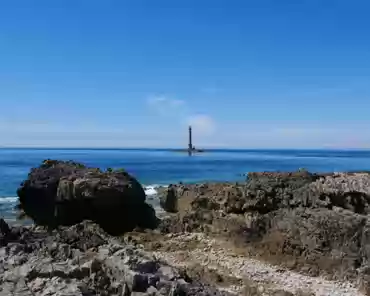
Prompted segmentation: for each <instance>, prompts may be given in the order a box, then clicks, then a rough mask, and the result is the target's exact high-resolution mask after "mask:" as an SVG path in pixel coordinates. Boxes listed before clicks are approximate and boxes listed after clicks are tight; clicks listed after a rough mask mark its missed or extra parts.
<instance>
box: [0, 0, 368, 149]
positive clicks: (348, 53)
mask: <svg viewBox="0 0 370 296" xmlns="http://www.w3.org/2000/svg"><path fill="white" fill-rule="evenodd" d="M369 15H370V2H369V1H365V0H364V1H357V0H352V1H348V0H346V1H342V0H290V1H287V0H279V1H276V0H270V1H267V0H258V1H257V0H255V1H248V0H229V1H227V0H176V1H174V0H146V1H144V0H117V1H110V0H100V1H97V0H88V1H87V0H78V1H76V0H53V1H50V0H34V1H26V0H23V1H21V0H12V1H5V0H4V1H1V0H0V146H57V147H65V146H69V147H76V146H77V147H180V146H186V144H187V129H186V126H187V124H188V123H191V124H192V125H193V126H194V134H195V135H194V137H195V139H194V141H195V144H196V146H202V147H230V148H232V147H237V148H240V147H245V148H256V147H257V148H258V147H260V148H342V147H345V148H369V147H370V79H369V78H370V17H369Z"/></svg>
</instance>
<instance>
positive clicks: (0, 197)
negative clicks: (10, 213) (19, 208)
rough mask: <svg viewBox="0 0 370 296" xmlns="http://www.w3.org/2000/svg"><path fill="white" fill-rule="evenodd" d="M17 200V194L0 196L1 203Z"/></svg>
mask: <svg viewBox="0 0 370 296" xmlns="http://www.w3.org/2000/svg"><path fill="white" fill-rule="evenodd" d="M17 200H18V197H17V196H4V197H2V196H0V204H8V203H16V202H17Z"/></svg>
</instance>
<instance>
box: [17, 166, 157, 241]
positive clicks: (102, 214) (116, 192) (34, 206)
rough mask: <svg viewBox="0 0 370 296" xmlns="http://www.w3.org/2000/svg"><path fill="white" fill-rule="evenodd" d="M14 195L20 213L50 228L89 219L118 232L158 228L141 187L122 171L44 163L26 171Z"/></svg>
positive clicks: (115, 232)
mask: <svg viewBox="0 0 370 296" xmlns="http://www.w3.org/2000/svg"><path fill="white" fill-rule="evenodd" d="M17 194H18V196H19V202H20V208H21V209H22V210H23V211H24V213H25V214H26V215H27V216H28V217H30V218H32V219H33V220H34V222H35V223H36V224H38V225H44V226H48V227H51V228H54V227H56V226H59V225H73V224H76V223H79V222H81V221H83V220H85V219H89V220H92V221H94V222H97V223H98V224H99V225H101V226H102V227H103V228H104V229H105V230H106V231H108V232H109V233H112V234H119V233H122V232H125V231H130V230H132V229H134V228H135V227H137V226H140V227H146V228H155V227H156V226H157V224H158V219H157V218H156V216H155V212H154V210H153V209H152V208H151V207H150V206H149V205H148V204H146V203H145V192H144V189H143V187H142V186H141V185H140V183H139V182H138V181H137V180H136V179H135V178H133V177H132V176H130V175H129V174H128V173H126V172H125V171H122V170H120V171H113V170H110V171H107V172H102V171H101V170H99V169H95V168H87V167H85V166H84V165H82V164H79V163H75V162H71V161H68V162H64V161H56V160H46V161H44V162H43V163H42V165H41V166H40V167H38V168H34V169H32V170H31V172H30V174H29V175H28V179H27V180H25V181H24V182H23V183H22V184H21V186H20V188H19V189H18V191H17Z"/></svg>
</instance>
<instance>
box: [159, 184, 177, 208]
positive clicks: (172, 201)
mask: <svg viewBox="0 0 370 296" xmlns="http://www.w3.org/2000/svg"><path fill="white" fill-rule="evenodd" d="M177 199H178V197H177V192H176V189H175V187H174V186H173V185H171V184H170V185H169V186H168V188H167V190H166V192H165V193H164V194H163V195H161V196H160V205H161V207H162V208H163V209H164V210H165V211H166V212H169V213H176V212H177V211H178V209H177Z"/></svg>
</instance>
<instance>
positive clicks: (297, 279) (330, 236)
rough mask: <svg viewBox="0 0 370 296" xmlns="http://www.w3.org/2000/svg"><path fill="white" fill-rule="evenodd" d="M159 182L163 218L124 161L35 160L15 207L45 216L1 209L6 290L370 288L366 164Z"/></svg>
mask: <svg viewBox="0 0 370 296" xmlns="http://www.w3.org/2000/svg"><path fill="white" fill-rule="evenodd" d="M158 192H159V196H160V200H161V202H160V204H161V206H162V207H163V208H164V210H165V211H166V212H167V213H166V215H165V216H163V217H161V219H159V218H157V217H155V215H154V217H153V210H150V208H151V207H150V206H149V205H147V204H146V203H145V196H144V197H143V195H142V193H143V190H142V187H141V186H140V184H138V183H137V181H136V180H135V179H134V178H133V177H132V176H130V175H128V174H127V173H126V172H124V171H119V172H118V171H107V172H102V171H100V170H97V169H91V168H86V167H84V166H82V165H80V164H76V163H73V162H59V161H50V160H48V161H45V162H44V163H43V164H42V165H41V166H40V167H39V168H36V169H33V170H31V172H30V175H29V177H28V179H27V180H26V181H25V182H24V183H22V185H21V187H20V189H19V190H18V194H19V196H20V206H19V207H18V208H19V209H20V210H21V211H22V213H23V214H24V215H27V216H29V217H31V218H32V219H33V220H34V221H35V222H36V224H39V225H42V226H36V225H35V226H30V227H25V226H23V227H13V228H9V227H8V226H7V225H6V224H5V223H3V221H1V222H2V223H0V229H1V231H0V232H1V234H0V253H1V256H0V258H1V259H0V260H1V261H0V270H1V271H2V272H0V282H1V288H2V290H1V291H0V295H4V296H5V295H125V296H127V295H132V296H135V295H136V296H138V295H143V296H144V295H158V296H159V295H163V296H165V295H171V296H175V295H178V296H180V295H181V296H182V295H244V296H253V295H254V296H269V295H271V296H272V295H275V296H292V295H293V296H294V295H297V296H308V295H315V296H329V295H333V296H336V295H338V296H339V295H343V296H361V295H370V219H369V214H370V174H369V173H367V172H358V173H356V172H351V173H328V174H313V173H309V172H307V171H304V170H300V171H297V172H265V173H250V174H248V178H247V179H246V181H245V182H239V183H231V182H228V183H206V184H177V185H171V186H169V187H168V188H160V189H158ZM43 203H44V204H43ZM102 205H104V206H102ZM45 211H46V213H45ZM108 233H109V234H108Z"/></svg>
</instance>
